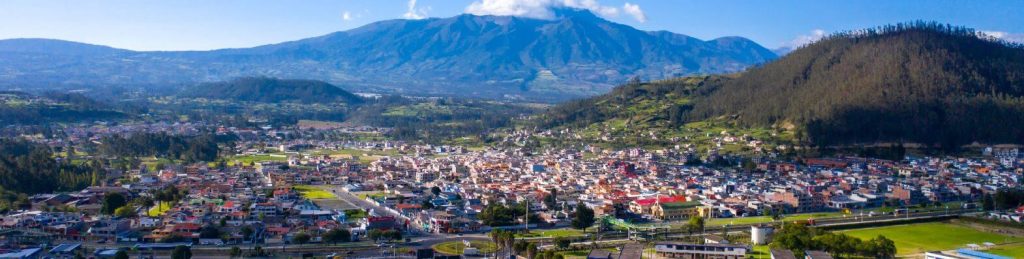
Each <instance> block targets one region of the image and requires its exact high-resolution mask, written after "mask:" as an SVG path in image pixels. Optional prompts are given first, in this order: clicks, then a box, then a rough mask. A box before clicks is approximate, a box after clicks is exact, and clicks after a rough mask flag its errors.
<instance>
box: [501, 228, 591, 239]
mask: <svg viewBox="0 0 1024 259" xmlns="http://www.w3.org/2000/svg"><path fill="white" fill-rule="evenodd" d="M581 236H583V231H582V230H579V229H573V228H560V229H548V230H530V233H529V234H522V233H519V234H516V237H581Z"/></svg>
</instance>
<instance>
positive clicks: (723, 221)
mask: <svg viewBox="0 0 1024 259" xmlns="http://www.w3.org/2000/svg"><path fill="white" fill-rule="evenodd" d="M842 216H843V214H842V213H839V212H822V213H805V214H791V215H785V217H783V218H782V221H785V222H793V221H804V220H807V219H820V218H832V217H842ZM768 222H772V218H771V217H768V216H756V217H739V218H713V219H710V220H708V221H707V224H706V225H707V226H723V225H727V224H728V225H741V224H756V223H768ZM683 224H685V222H684V223H683Z"/></svg>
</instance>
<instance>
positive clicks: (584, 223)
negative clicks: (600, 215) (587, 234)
mask: <svg viewBox="0 0 1024 259" xmlns="http://www.w3.org/2000/svg"><path fill="white" fill-rule="evenodd" d="M594 221H595V220H594V210H592V209H590V208H588V207H587V205H585V204H583V203H582V202H580V203H576V215H575V216H573V219H572V227H573V228H575V229H583V230H586V229H587V228H588V227H590V226H592V225H594Z"/></svg>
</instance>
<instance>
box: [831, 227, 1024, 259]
mask: <svg viewBox="0 0 1024 259" xmlns="http://www.w3.org/2000/svg"><path fill="white" fill-rule="evenodd" d="M842 233H845V234H847V235H850V236H853V237H858V238H861V239H871V238H874V237H876V236H878V235H883V236H885V237H887V238H889V239H892V240H893V241H894V242H895V243H896V253H897V254H899V255H912V254H920V253H924V252H927V251H941V250H952V249H958V248H963V247H965V246H966V245H967V244H978V245H981V244H982V243H984V242H992V243H995V244H1007V243H1018V242H1024V238H1017V237H1011V236H1005V235H1000V234H995V233H988V232H982V231H978V230H975V229H972V228H969V227H966V226H961V225H956V224H951V223H941V222H933V223H920V224H910V225H898V226H889V227H878V228H865V229H856V230H848V231H843V232H842ZM1008 248H1012V247H1009V246H1008ZM1022 249H1024V248H1020V247H1017V248H1016V250H1008V251H1007V252H1010V253H1015V252H1016V253H1019V252H1021V250H1022Z"/></svg>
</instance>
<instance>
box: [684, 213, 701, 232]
mask: <svg viewBox="0 0 1024 259" xmlns="http://www.w3.org/2000/svg"><path fill="white" fill-rule="evenodd" d="M686 226H687V227H688V228H690V229H691V232H696V231H704V218H703V217H699V216H693V217H690V220H689V221H687V223H686Z"/></svg>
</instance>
